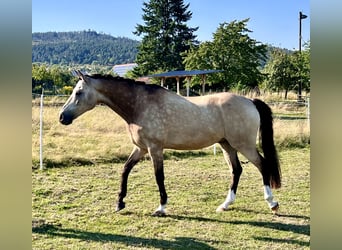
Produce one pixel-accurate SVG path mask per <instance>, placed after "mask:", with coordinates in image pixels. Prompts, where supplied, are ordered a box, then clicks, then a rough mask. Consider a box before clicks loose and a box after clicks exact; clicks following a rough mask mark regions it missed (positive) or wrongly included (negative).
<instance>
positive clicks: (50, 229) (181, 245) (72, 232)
mask: <svg viewBox="0 0 342 250" xmlns="http://www.w3.org/2000/svg"><path fill="white" fill-rule="evenodd" d="M32 233H36V234H45V235H49V236H53V237H63V238H68V239H78V240H84V241H95V242H103V243H105V242H113V243H123V244H126V245H127V246H137V247H142V246H144V247H148V248H149V247H156V248H162V249H216V248H213V247H211V246H209V245H208V244H206V243H203V242H200V241H199V240H197V239H194V238H188V237H176V238H175V240H162V239H152V238H142V237H136V236H127V235H120V234H111V233H98V232H88V231H83V230H78V229H77V230H76V229H70V228H62V227H61V226H60V225H52V224H45V223H40V225H36V226H32Z"/></svg>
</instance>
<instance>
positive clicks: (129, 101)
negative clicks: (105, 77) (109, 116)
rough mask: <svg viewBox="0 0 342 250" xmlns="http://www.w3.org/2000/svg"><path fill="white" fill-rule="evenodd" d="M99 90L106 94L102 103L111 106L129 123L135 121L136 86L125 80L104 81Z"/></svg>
mask: <svg viewBox="0 0 342 250" xmlns="http://www.w3.org/2000/svg"><path fill="white" fill-rule="evenodd" d="M99 91H100V92H101V94H102V95H103V96H104V98H103V100H101V102H102V103H104V104H106V105H107V106H109V107H110V108H111V109H112V110H113V111H114V112H116V113H117V114H118V115H119V116H121V117H122V118H123V119H124V120H125V121H126V122H127V123H131V122H132V121H133V119H134V110H135V103H136V102H135V100H136V97H135V91H134V87H132V85H131V84H129V83H125V82H118V83H113V84H110V83H103V85H102V88H101V90H99Z"/></svg>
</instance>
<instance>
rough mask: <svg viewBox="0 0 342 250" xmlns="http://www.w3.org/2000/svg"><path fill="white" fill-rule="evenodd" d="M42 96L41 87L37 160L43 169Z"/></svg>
mask: <svg viewBox="0 0 342 250" xmlns="http://www.w3.org/2000/svg"><path fill="white" fill-rule="evenodd" d="M43 98H44V89H43V88H42V95H41V96H40V128H39V144H40V145H39V160H40V168H39V169H40V170H43Z"/></svg>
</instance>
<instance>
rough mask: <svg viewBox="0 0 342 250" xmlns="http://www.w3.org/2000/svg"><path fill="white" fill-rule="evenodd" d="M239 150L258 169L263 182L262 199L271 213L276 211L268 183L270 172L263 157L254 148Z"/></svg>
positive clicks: (275, 204) (275, 203)
mask: <svg viewBox="0 0 342 250" xmlns="http://www.w3.org/2000/svg"><path fill="white" fill-rule="evenodd" d="M240 152H241V153H242V154H243V155H244V156H245V157H246V158H247V159H248V160H249V161H251V162H252V163H253V164H254V165H255V166H256V167H257V168H258V169H259V171H260V173H261V175H262V179H263V183H264V199H265V200H266V202H267V204H268V206H269V208H270V209H271V210H272V212H273V213H276V212H277V211H278V208H279V204H278V202H277V201H274V200H273V194H272V190H271V185H270V172H269V169H268V166H267V165H266V161H265V159H264V157H262V156H261V155H260V154H259V152H258V151H257V150H256V148H249V149H243V150H240Z"/></svg>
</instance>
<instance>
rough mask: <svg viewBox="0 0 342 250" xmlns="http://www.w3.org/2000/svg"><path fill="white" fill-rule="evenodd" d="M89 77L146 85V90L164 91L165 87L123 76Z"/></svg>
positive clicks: (100, 75) (95, 75) (98, 75)
mask: <svg viewBox="0 0 342 250" xmlns="http://www.w3.org/2000/svg"><path fill="white" fill-rule="evenodd" d="M88 77H90V78H93V79H103V80H109V81H124V82H127V83H130V84H137V85H144V86H146V88H148V89H151V88H152V89H158V88H160V89H164V88H163V87H161V86H159V85H156V84H146V83H145V82H142V81H136V80H134V79H130V78H124V77H121V76H113V75H109V74H92V75H88Z"/></svg>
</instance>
